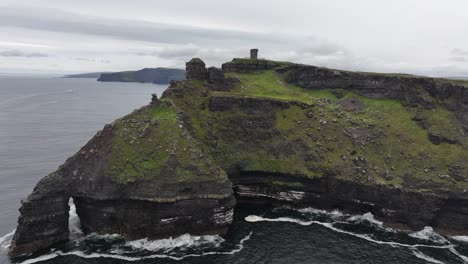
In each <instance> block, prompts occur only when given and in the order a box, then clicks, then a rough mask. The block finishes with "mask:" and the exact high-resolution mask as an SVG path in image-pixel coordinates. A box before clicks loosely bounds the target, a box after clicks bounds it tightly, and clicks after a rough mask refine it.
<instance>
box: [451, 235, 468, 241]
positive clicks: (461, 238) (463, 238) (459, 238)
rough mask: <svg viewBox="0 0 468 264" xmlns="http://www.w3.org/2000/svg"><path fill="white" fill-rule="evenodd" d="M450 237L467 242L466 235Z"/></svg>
mask: <svg viewBox="0 0 468 264" xmlns="http://www.w3.org/2000/svg"><path fill="white" fill-rule="evenodd" d="M450 238H451V239H453V240H456V241H460V242H466V243H468V236H451V237H450Z"/></svg>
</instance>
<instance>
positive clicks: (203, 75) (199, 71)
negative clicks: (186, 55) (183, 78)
mask: <svg viewBox="0 0 468 264" xmlns="http://www.w3.org/2000/svg"><path fill="white" fill-rule="evenodd" d="M185 68H186V70H187V80H206V79H208V71H207V70H206V67H205V63H204V62H203V61H202V60H200V59H199V58H193V59H191V60H190V61H189V62H187V63H186V64H185Z"/></svg>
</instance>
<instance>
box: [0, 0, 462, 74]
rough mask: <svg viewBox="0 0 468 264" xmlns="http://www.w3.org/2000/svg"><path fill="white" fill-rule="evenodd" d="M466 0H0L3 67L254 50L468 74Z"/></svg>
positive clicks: (67, 69) (54, 68) (178, 63)
mask: <svg viewBox="0 0 468 264" xmlns="http://www.w3.org/2000/svg"><path fill="white" fill-rule="evenodd" d="M467 12H468V1H467V0H444V1H441V0H391V1H390V0H385V1H383V0H352V1H351V0H308V1H306V0H304V1H300V0H288V1H276V0H236V1H228V0H196V1H195V0H171V1H167V0H164V1H159V0H132V1H129V0H125V1H123V0H112V1H110V0H109V1H107V0H66V1H65V0H40V1H39V0H0V72H4V73H5V72H18V73H81V72H92V71H118V70H130V69H139V68H143V67H158V66H164V67H178V68H183V67H184V62H185V61H188V60H189V59H190V58H192V57H200V58H201V59H203V60H204V61H205V62H206V63H207V64H208V65H210V66H220V64H221V63H222V62H225V61H229V60H231V59H232V58H233V57H245V56H248V51H249V49H250V48H254V47H255V48H259V50H260V52H259V56H260V57H262V58H267V59H275V60H287V61H293V62H300V63H306V64H313V65H319V66H327V67H335V68H340V69H350V70H361V71H382V72H408V73H416V74H425V75H433V76H468V34H467V33H468V15H467Z"/></svg>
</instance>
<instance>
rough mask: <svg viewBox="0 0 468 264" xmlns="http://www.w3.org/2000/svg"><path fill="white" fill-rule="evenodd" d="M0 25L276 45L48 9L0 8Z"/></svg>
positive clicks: (243, 35) (258, 36) (238, 34)
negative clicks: (242, 41)
mask: <svg viewBox="0 0 468 264" xmlns="http://www.w3.org/2000/svg"><path fill="white" fill-rule="evenodd" d="M0 25H2V26H9V27H19V28H26V29H33V30H45V31H54V32H62V33H78V34H87V35H95V36H106V37H113V38H119V39H125V40H136V41H148V42H160V43H190V42H194V41H197V42H212V41H221V40H222V41H224V42H230V43H236V42H237V41H241V40H244V41H245V40H249V41H271V40H272V39H274V40H276V41H278V39H279V38H277V37H276V36H274V35H269V34H263V33H252V32H247V31H236V30H223V29H206V28H201V27H190V26H186V25H184V26H180V25H173V24H164V23H154V22H147V21H140V20H127V19H110V18H102V17H94V16H87V15H81V14H76V13H70V12H66V11H63V10H60V9H48V8H40V9H39V10H38V8H34V9H31V8H30V9H28V8H24V7H23V8H18V7H11V6H2V7H1V8H0Z"/></svg>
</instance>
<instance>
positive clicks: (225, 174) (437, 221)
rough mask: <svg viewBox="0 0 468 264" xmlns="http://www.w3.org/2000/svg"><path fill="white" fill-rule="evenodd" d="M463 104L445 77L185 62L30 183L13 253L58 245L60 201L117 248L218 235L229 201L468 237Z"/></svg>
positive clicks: (63, 212) (459, 88) (460, 89)
mask: <svg viewBox="0 0 468 264" xmlns="http://www.w3.org/2000/svg"><path fill="white" fill-rule="evenodd" d="M381 99H384V100H381ZM466 101H467V100H466V87H465V86H463V85H457V84H453V83H451V82H449V81H447V80H438V79H431V78H424V77H415V76H401V75H397V76H395V75H384V74H369V73H367V74H366V73H352V72H345V71H336V70H330V69H324V68H318V67H314V66H304V65H295V64H291V63H283V62H272V61H266V60H258V59H256V60H249V59H234V60H233V61H232V62H229V63H226V64H223V69H222V70H220V69H218V68H214V67H212V68H209V69H206V67H205V64H204V63H203V61H201V60H200V59H193V60H191V61H190V62H188V63H187V80H185V81H173V82H171V85H170V87H169V88H168V89H167V90H166V91H165V92H164V94H163V96H162V97H161V98H157V97H153V99H152V102H151V104H150V105H148V106H145V107H142V108H140V109H138V110H136V111H134V112H133V113H131V114H129V115H128V116H125V117H123V118H121V119H119V120H117V121H115V122H114V123H112V124H110V125H106V126H105V127H104V129H103V130H102V131H100V132H98V133H97V135H96V136H95V137H94V138H93V139H91V141H89V142H88V143H87V144H86V145H85V146H84V147H83V148H82V149H81V150H80V151H79V152H78V153H76V154H75V155H74V156H73V157H71V158H70V159H68V160H67V161H66V162H65V163H64V164H63V165H62V166H61V167H60V168H59V169H58V170H57V171H56V172H54V173H52V174H50V175H49V176H47V177H45V178H44V179H42V180H41V181H40V182H39V183H38V184H37V186H36V187H35V189H34V190H33V192H32V194H31V195H30V196H29V197H28V198H27V199H26V200H25V201H23V202H22V207H21V209H20V212H21V216H20V218H19V221H18V228H17V230H16V234H15V237H14V239H13V241H12V245H11V248H10V250H11V251H10V254H11V256H13V257H18V256H22V255H26V254H29V253H33V252H37V251H39V250H41V249H46V248H48V247H50V246H52V245H54V244H56V243H58V242H61V241H64V240H67V238H68V229H67V221H68V210H69V207H68V201H69V199H70V198H73V200H74V202H75V205H76V208H77V214H78V216H79V218H80V221H81V224H82V229H83V231H84V232H85V233H90V232H96V233H118V234H121V235H123V236H124V237H125V238H126V239H137V238H142V237H149V238H160V237H167V236H173V235H177V234H182V233H186V232H188V233H192V234H223V233H225V232H226V230H227V228H228V227H229V224H230V223H231V221H232V219H233V218H232V217H233V212H234V207H235V205H236V200H235V198H234V197H236V198H237V202H238V204H239V205H240V206H243V205H250V204H272V205H276V204H284V203H287V204H290V205H293V206H315V207H319V208H324V209H340V210H343V211H349V212H369V211H370V212H372V213H373V214H374V215H375V216H376V217H377V218H379V219H381V220H383V221H384V222H385V223H387V224H391V225H396V226H398V227H403V228H411V229H420V228H422V227H424V226H426V225H430V226H432V227H434V229H435V230H437V231H439V232H442V233H446V234H467V230H468V225H467V223H468V195H467V190H468V179H467V177H466V175H468V164H467V163H466V160H467V159H468V139H467V137H466V135H465V133H466V132H465V131H463V129H462V127H463V125H466V122H465V121H467V120H466V118H467V115H466V108H467V105H468V104H467V102H466Z"/></svg>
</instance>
